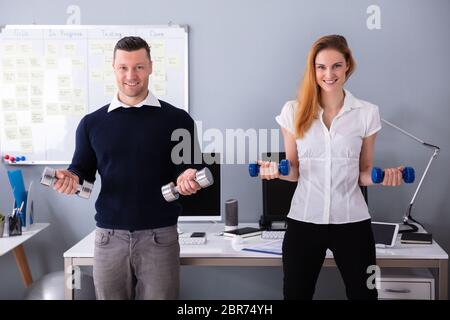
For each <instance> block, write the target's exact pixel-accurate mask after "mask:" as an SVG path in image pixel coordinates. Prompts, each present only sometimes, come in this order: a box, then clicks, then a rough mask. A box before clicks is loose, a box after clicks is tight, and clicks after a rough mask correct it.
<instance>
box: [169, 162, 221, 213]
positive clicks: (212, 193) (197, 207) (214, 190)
mask: <svg viewBox="0 0 450 320" xmlns="http://www.w3.org/2000/svg"><path fill="white" fill-rule="evenodd" d="M211 159H215V161H214V163H212V164H209V163H210V162H211V161H210V160H211ZM205 160H206V161H205ZM204 167H207V168H208V169H209V170H211V173H212V175H213V178H214V184H213V185H211V186H209V187H207V188H204V189H201V190H199V191H197V193H195V194H192V195H190V196H182V195H180V198H179V200H178V201H179V203H180V204H181V206H182V207H183V210H182V213H181V214H180V217H179V219H178V221H221V220H222V214H221V182H222V179H221V168H220V154H219V153H202V164H201V165H196V168H197V169H202V168H204Z"/></svg>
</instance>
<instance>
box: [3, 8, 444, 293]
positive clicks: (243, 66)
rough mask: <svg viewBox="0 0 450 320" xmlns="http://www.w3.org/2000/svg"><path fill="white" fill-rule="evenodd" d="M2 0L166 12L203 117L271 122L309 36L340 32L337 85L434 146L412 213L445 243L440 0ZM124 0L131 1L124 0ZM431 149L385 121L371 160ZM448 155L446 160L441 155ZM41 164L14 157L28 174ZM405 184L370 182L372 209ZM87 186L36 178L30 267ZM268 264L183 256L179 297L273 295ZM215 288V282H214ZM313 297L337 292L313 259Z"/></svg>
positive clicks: (234, 183) (9, 260)
mask: <svg viewBox="0 0 450 320" xmlns="http://www.w3.org/2000/svg"><path fill="white" fill-rule="evenodd" d="M127 3H130V5H125V4H124V2H123V1H120V2H117V3H115V4H113V3H112V1H110V0H108V1H106V0H101V1H75V0H72V1H67V0H65V1H50V0H44V1H37V0H33V1H30V0H28V1H24V0H15V1H6V0H1V2H0V25H6V24H32V23H36V24H65V23H66V20H67V17H68V15H67V14H66V9H67V7H68V6H69V5H70V4H76V5H79V6H80V8H81V23H82V24H99V25H101V24H165V23H168V22H169V21H172V22H174V23H177V24H187V25H189V27H190V34H189V40H190V47H189V50H190V71H189V72H190V106H191V114H192V116H193V117H194V118H195V119H196V120H202V121H203V126H204V128H205V129H207V128H219V129H220V130H225V129H226V128H231V129H235V128H243V129H248V128H255V129H260V128H277V124H276V122H275V121H274V116H275V115H277V114H278V113H279V111H280V109H281V106H282V105H283V103H284V102H285V101H286V100H288V99H292V98H293V97H294V96H295V93H296V88H297V85H298V83H299V79H300V76H301V73H302V72H303V68H304V63H305V59H306V54H307V51H308V48H309V46H310V45H311V43H312V42H313V41H314V40H315V39H316V38H318V37H319V36H321V35H324V34H330V33H340V34H343V35H345V36H346V37H347V40H348V41H349V44H350V46H351V47H352V49H353V52H354V55H355V58H356V61H357V64H358V68H357V70H356V73H355V74H354V76H352V79H351V80H350V81H349V83H348V85H347V88H348V89H349V90H350V91H352V92H353V93H354V94H355V95H356V96H357V97H359V98H362V99H365V100H368V101H371V102H373V103H375V104H378V105H379V106H380V111H381V115H382V117H384V118H386V119H388V120H390V121H392V122H394V123H396V124H398V125H399V126H401V127H403V128H404V129H406V130H408V131H410V132H412V133H414V134H415V135H416V136H418V137H420V138H422V139H423V140H426V141H428V142H430V143H433V144H436V145H438V146H440V147H441V148H442V152H441V153H440V155H439V157H438V158H437V160H436V161H435V163H434V164H433V166H432V167H431V169H430V172H429V175H428V176H427V178H426V180H425V183H424V186H423V190H422V192H421V193H420V194H419V196H418V197H417V203H416V205H415V208H414V212H413V213H414V216H415V217H416V218H418V219H419V220H420V221H421V222H423V223H424V225H425V226H426V228H427V229H428V230H429V231H430V232H432V233H433V235H434V238H435V239H436V240H437V241H438V242H439V243H440V244H441V245H442V246H443V247H444V249H446V251H449V249H450V239H449V237H448V229H449V226H450V215H449V209H448V208H449V207H450V200H449V199H450V197H449V196H448V190H449V189H450V182H449V181H450V180H449V173H448V172H449V171H448V168H447V166H448V163H450V159H449V152H448V150H449V149H450V140H449V139H448V138H449V136H450V128H449V127H448V125H447V122H448V120H447V119H448V118H449V117H450V111H449V109H448V107H449V101H450V90H449V85H448V77H449V75H450V64H449V59H448V52H449V51H450V44H449V37H448V30H450V20H449V19H448V16H449V14H450V2H449V1H447V0H435V1H432V2H430V1H421V0H410V1H406V0H399V1H387V0H386V1H383V0H371V1H365V0H363V1H356V0H355V1H350V0H346V1H332V0H328V1H326V0H321V1H314V2H307V1H298V0H281V1H280V0H277V1H275V0H266V1H260V0H248V1H242V0H239V1H237V0H215V1H209V0H190V1H183V0H171V1H167V0H157V1H143V0H142V1H129V2H127ZM131 3H133V5H131ZM372 4H376V5H379V6H380V8H381V29H380V30H369V29H368V28H367V27H366V19H367V17H368V14H367V13H366V9H367V7H368V6H369V5H372ZM430 155H431V153H430V151H429V150H427V149H425V148H423V147H422V146H420V145H419V144H416V143H415V142H414V141H412V140H410V139H408V138H406V137H404V136H402V135H401V134H399V133H397V132H395V131H394V130H392V129H391V128H389V127H386V126H385V127H384V129H383V130H382V131H381V133H380V134H379V137H378V140H377V144H376V155H375V164H377V165H379V166H383V167H387V166H395V165H398V164H407V165H411V166H413V167H415V168H416V169H417V172H418V174H421V173H422V172H423V169H424V168H425V165H426V163H427V161H428V158H429V156H430ZM446 163H447V165H446ZM6 169H8V167H6V166H4V165H2V168H1V169H0V186H1V189H0V190H1V193H0V209H2V210H3V211H8V210H10V206H11V205H10V204H11V201H12V194H11V191H10V188H9V185H8V180H7V177H6ZM42 169H43V168H42V167H38V166H36V167H24V168H23V171H24V176H25V179H26V180H27V181H30V180H34V181H35V182H37V181H38V180H39V177H40V173H41V171H42ZM245 171H246V166H244V165H228V166H225V168H224V180H223V192H222V199H224V200H225V199H228V198H237V199H239V207H240V212H239V218H240V221H242V222H251V221H257V219H258V218H259V216H260V215H261V213H262V199H261V182H260V181H258V180H257V179H249V178H246V173H245ZM415 186H416V184H414V186H407V185H404V186H402V187H401V188H397V189H391V188H379V187H372V188H370V191H369V202H370V209H371V212H372V216H373V219H374V220H379V221H391V222H400V221H401V219H402V216H403V214H404V212H405V209H406V207H407V205H408V203H409V201H410V199H411V197H412V192H413V190H414V189H413V188H414V187H415ZM98 190H99V186H98V185H97V186H96V188H95V194H94V197H91V200H89V201H82V200H80V199H77V198H68V197H62V196H59V195H57V194H56V193H54V192H52V191H51V190H46V189H45V188H37V189H36V199H37V200H36V204H35V205H36V207H35V208H36V213H37V216H38V220H39V221H41V222H50V223H51V226H50V228H48V229H47V230H45V231H44V232H42V233H41V234H39V235H38V236H36V237H35V238H33V240H32V241H29V242H27V243H26V244H25V250H26V252H27V255H28V259H29V262H30V267H31V269H32V273H33V277H34V278H36V279H37V278H39V277H41V276H42V275H43V274H45V273H48V272H50V271H55V270H62V268H63V259H62V254H63V252H64V251H65V250H67V249H68V248H70V247H71V246H72V245H73V244H75V243H76V242H77V241H79V240H80V239H82V238H83V237H84V236H85V235H86V234H88V233H89V232H90V231H91V230H92V229H93V228H94V219H93V216H94V199H95V198H96V195H97V194H98ZM0 270H1V272H0V298H2V299H20V298H21V297H22V296H23V294H24V292H25V291H24V288H23V287H22V284H21V280H20V276H19V274H18V271H17V268H16V266H15V262H14V259H13V257H12V255H11V254H8V255H6V256H2V257H0ZM281 282H282V273H281V270H280V269H279V268H259V269H254V268H212V267H210V268H207V267H201V268H195V267H183V270H182V291H181V293H182V294H181V297H182V298H206V299H207V298H224V299H226V298H234V299H239V298H255V299H278V298H281V297H282V293H281V290H282V289H281V288H282V284H281ZM217 288H221V289H220V290H217ZM317 297H318V298H344V297H345V294H344V288H343V285H342V280H341V279H340V277H339V274H338V272H337V271H336V270H328V269H327V270H323V271H322V273H321V276H320V279H319V283H318V289H317Z"/></svg>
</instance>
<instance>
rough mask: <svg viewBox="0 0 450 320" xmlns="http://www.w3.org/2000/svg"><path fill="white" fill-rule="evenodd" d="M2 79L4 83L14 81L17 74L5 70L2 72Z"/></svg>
mask: <svg viewBox="0 0 450 320" xmlns="http://www.w3.org/2000/svg"><path fill="white" fill-rule="evenodd" d="M2 79H3V82H4V83H12V82H14V81H16V74H15V73H14V72H9V71H5V72H3V74H2Z"/></svg>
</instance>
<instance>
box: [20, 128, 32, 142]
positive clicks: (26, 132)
mask: <svg viewBox="0 0 450 320" xmlns="http://www.w3.org/2000/svg"><path fill="white" fill-rule="evenodd" d="M19 137H20V139H31V138H32V134H31V127H28V126H27V127H19Z"/></svg>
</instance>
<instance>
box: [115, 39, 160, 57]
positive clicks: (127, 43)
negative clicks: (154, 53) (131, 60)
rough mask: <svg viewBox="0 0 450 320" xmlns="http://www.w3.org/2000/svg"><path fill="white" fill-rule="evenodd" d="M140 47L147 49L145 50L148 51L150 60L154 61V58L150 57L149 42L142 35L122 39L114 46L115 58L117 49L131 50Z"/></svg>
mask: <svg viewBox="0 0 450 320" xmlns="http://www.w3.org/2000/svg"><path fill="white" fill-rule="evenodd" d="M140 49H145V51H147V56H148V60H150V61H152V58H151V57H150V47H149V46H148V43H147V42H146V41H145V40H144V39H142V38H141V37H124V38H122V39H120V40H119V41H118V42H117V43H116V46H115V47H114V59H115V58H116V51H117V50H124V51H128V52H130V51H136V50H140Z"/></svg>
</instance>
